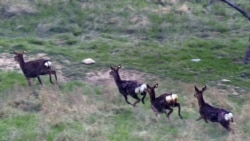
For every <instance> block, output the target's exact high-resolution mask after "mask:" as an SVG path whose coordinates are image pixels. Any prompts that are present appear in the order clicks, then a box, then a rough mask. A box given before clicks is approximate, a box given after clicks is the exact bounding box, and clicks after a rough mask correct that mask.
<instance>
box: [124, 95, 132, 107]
mask: <svg viewBox="0 0 250 141" xmlns="http://www.w3.org/2000/svg"><path fill="white" fill-rule="evenodd" d="M123 97H124V99H125V101H126V102H127V103H128V104H130V105H132V106H134V105H133V104H132V103H130V102H129V101H128V97H127V95H123Z"/></svg>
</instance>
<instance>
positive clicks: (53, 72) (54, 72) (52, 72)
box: [51, 70, 57, 83]
mask: <svg viewBox="0 0 250 141" xmlns="http://www.w3.org/2000/svg"><path fill="white" fill-rule="evenodd" d="M51 74H54V76H55V79H56V83H57V75H56V71H54V70H53V71H51Z"/></svg>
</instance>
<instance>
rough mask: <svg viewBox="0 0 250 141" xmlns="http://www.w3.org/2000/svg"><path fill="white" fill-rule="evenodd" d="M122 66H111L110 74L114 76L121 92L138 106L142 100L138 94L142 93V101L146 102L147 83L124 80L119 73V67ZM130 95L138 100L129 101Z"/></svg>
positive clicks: (126, 98)
mask: <svg viewBox="0 0 250 141" xmlns="http://www.w3.org/2000/svg"><path fill="white" fill-rule="evenodd" d="M120 68H121V65H119V66H118V67H110V69H111V71H110V75H112V76H113V78H114V80H115V83H116V85H117V87H118V90H119V92H120V93H121V94H122V95H123V97H124V98H125V101H126V102H127V103H128V104H130V105H132V106H134V107H135V106H136V104H137V103H139V102H140V98H139V97H138V94H141V95H142V96H143V97H142V103H143V104H144V98H145V96H146V92H145V90H146V87H147V85H146V84H142V83H139V82H137V81H135V80H122V79H121V77H120V75H119V69H120ZM128 95H130V96H131V97H133V98H134V99H136V101H135V102H134V103H133V104H132V103H130V102H129V101H128Z"/></svg>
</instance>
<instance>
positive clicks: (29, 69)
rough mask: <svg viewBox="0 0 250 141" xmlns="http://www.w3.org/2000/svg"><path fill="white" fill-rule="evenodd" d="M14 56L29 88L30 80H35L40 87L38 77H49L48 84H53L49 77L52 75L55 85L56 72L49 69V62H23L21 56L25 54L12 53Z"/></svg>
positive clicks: (38, 60) (41, 60) (39, 60)
mask: <svg viewBox="0 0 250 141" xmlns="http://www.w3.org/2000/svg"><path fill="white" fill-rule="evenodd" d="M13 53H14V54H15V57H14V58H15V60H16V61H17V62H18V63H19V65H20V68H21V69H22V72H23V74H24V76H25V77H26V80H27V81H28V84H29V86H30V85H31V82H30V79H31V78H37V79H38V81H39V83H40V84H41V85H42V81H41V79H40V75H47V74H48V75H49V79H50V83H51V84H53V82H52V79H51V75H52V74H53V75H54V76H55V79H56V83H57V76H56V71H55V70H52V69H51V62H50V61H49V60H48V59H37V60H32V61H27V62H25V61H24V58H23V55H24V54H25V52H24V51H23V52H21V53H18V52H16V51H13Z"/></svg>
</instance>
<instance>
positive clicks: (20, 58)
mask: <svg viewBox="0 0 250 141" xmlns="http://www.w3.org/2000/svg"><path fill="white" fill-rule="evenodd" d="M11 53H13V54H15V56H14V59H15V61H17V62H19V63H20V62H24V60H23V55H24V54H25V53H26V52H25V51H23V52H20V53H19V52H16V51H15V50H13V51H12V52H11Z"/></svg>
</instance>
